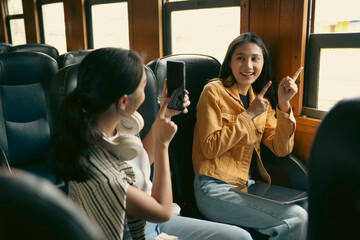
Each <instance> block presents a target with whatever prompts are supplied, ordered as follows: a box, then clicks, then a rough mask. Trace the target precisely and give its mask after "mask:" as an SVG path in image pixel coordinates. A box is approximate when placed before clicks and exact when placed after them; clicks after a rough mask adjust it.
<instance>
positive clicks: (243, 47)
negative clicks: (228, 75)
mask: <svg viewBox="0 0 360 240" xmlns="http://www.w3.org/2000/svg"><path fill="white" fill-rule="evenodd" d="M263 65H264V57H263V53H262V49H261V48H260V47H259V46H258V45H257V44H255V43H252V42H246V43H243V44H240V45H239V46H237V47H236V49H235V51H234V53H233V55H232V57H231V61H230V63H229V67H230V68H231V71H232V74H233V75H234V77H235V79H236V84H237V86H238V89H239V93H240V94H241V95H246V94H247V92H248V90H249V88H250V86H251V84H252V83H253V82H255V81H256V79H257V78H258V77H259V76H260V74H261V71H262V68H263Z"/></svg>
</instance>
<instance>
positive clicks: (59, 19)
mask: <svg viewBox="0 0 360 240" xmlns="http://www.w3.org/2000/svg"><path fill="white" fill-rule="evenodd" d="M42 13H43V23H44V36H45V43H46V44H49V45H51V46H54V47H55V48H56V49H57V50H58V51H59V54H63V53H66V52H67V46H66V36H65V20H64V6H63V3H52V4H45V5H43V6H42Z"/></svg>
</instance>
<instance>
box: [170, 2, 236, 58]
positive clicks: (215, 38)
mask: <svg viewBox="0 0 360 240" xmlns="http://www.w3.org/2000/svg"><path fill="white" fill-rule="evenodd" d="M239 34H240V7H223V8H210V9H196V10H183V11H173V12H172V13H171V39H172V40H171V41H172V43H171V44H172V53H173V54H176V53H199V54H206V55H211V56H213V57H215V58H217V59H218V60H219V61H220V62H222V61H223V59H224V57H225V54H226V50H227V47H228V45H229V43H230V42H231V41H232V40H233V39H234V38H235V37H236V36H238V35H239Z"/></svg>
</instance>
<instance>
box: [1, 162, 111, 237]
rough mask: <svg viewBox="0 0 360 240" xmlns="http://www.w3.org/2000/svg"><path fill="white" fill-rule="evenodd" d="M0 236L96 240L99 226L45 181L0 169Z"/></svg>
mask: <svg viewBox="0 0 360 240" xmlns="http://www.w3.org/2000/svg"><path fill="white" fill-rule="evenodd" d="M0 189H1V194H0V212H1V218H0V239H3V240H10V239H44V240H45V239H48V240H55V239H56V240H60V239H78V240H100V239H105V238H104V237H103V236H102V232H101V230H100V228H99V227H98V226H97V225H95V224H94V223H92V222H91V221H90V220H89V219H88V217H87V216H86V215H85V213H83V212H82V211H80V210H79V208H78V207H77V206H75V204H74V203H73V202H72V201H70V200H69V199H68V198H67V197H66V195H64V193H63V192H61V191H60V190H59V189H58V188H57V187H55V186H54V185H53V184H52V183H51V182H49V181H48V180H46V179H44V178H41V177H39V176H36V175H34V174H32V173H29V172H25V171H22V170H20V169H13V171H12V174H10V173H9V172H8V171H5V170H3V169H0Z"/></svg>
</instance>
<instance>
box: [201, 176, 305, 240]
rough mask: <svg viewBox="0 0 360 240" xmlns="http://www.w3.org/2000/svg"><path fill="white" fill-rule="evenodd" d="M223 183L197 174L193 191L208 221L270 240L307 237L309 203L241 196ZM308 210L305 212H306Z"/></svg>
mask: <svg viewBox="0 0 360 240" xmlns="http://www.w3.org/2000/svg"><path fill="white" fill-rule="evenodd" d="M231 187H234V186H233V185H230V184H227V183H225V182H223V181H221V180H218V179H215V178H211V177H208V176H205V175H200V174H197V175H196V176H195V181H194V191H195V198H196V202H197V206H198V208H199V210H200V212H201V213H202V214H203V215H204V216H205V217H206V218H208V219H211V220H213V221H217V222H223V223H229V224H233V225H237V226H243V227H249V228H253V229H255V230H257V231H259V232H261V233H262V234H265V235H268V236H270V238H269V239H271V240H289V239H291V240H296V239H299V240H304V239H306V235H307V221H308V213H307V211H306V210H305V209H306V208H307V206H306V205H307V201H304V202H303V207H301V206H299V205H297V204H280V203H275V202H270V201H266V200H262V199H257V198H253V197H251V196H246V195H240V194H238V193H236V192H233V191H230V190H229V189H230V188H231ZM304 208H305V209H304Z"/></svg>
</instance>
